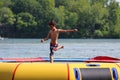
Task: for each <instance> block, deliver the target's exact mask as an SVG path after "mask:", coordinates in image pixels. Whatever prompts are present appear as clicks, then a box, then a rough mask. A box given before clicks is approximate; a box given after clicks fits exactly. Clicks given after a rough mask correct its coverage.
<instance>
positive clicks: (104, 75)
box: [80, 68, 112, 80]
mask: <svg viewBox="0 0 120 80" xmlns="http://www.w3.org/2000/svg"><path fill="white" fill-rule="evenodd" d="M80 72H81V77H82V80H112V77H111V73H110V69H109V68H80Z"/></svg>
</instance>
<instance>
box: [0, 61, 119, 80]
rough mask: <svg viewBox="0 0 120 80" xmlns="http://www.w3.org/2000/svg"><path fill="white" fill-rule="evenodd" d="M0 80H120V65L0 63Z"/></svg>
mask: <svg viewBox="0 0 120 80" xmlns="http://www.w3.org/2000/svg"><path fill="white" fill-rule="evenodd" d="M0 80H120V63H0Z"/></svg>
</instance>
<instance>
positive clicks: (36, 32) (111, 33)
mask: <svg viewBox="0 0 120 80" xmlns="http://www.w3.org/2000/svg"><path fill="white" fill-rule="evenodd" d="M51 20H55V21H56V23H57V27H58V28H62V29H73V28H77V29H78V32H77V33H72V34H71V33H67V34H61V36H60V37H62V38H63V37H64V38H67V37H70V38H120V4H119V3H118V2H117V1H116V0H7V1H6V0H1V1H0V35H3V36H5V37H18V38H33V37H34V38H38V37H39V38H42V37H45V36H46V35H47V33H48V31H49V26H48V23H49V22H50V21H51Z"/></svg>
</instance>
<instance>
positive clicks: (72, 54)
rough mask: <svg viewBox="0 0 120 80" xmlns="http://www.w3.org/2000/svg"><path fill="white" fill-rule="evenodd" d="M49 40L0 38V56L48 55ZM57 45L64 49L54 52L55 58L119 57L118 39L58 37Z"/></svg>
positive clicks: (119, 44) (119, 43)
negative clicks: (62, 46)
mask: <svg viewBox="0 0 120 80" xmlns="http://www.w3.org/2000/svg"><path fill="white" fill-rule="evenodd" d="M49 42H50V40H48V41H46V42H44V43H41V42H40V39H4V40H0V57H2V58H8V57H9V58H14V57H18V58H23V57H24V58H26V57H48V56H49ZM59 45H64V49H61V50H59V51H56V52H55V55H54V57H56V58H92V57H95V56H111V57H116V58H120V39H59Z"/></svg>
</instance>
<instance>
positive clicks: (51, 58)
mask: <svg viewBox="0 0 120 80" xmlns="http://www.w3.org/2000/svg"><path fill="white" fill-rule="evenodd" d="M50 63H53V56H52V55H50Z"/></svg>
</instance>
